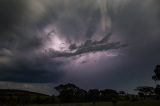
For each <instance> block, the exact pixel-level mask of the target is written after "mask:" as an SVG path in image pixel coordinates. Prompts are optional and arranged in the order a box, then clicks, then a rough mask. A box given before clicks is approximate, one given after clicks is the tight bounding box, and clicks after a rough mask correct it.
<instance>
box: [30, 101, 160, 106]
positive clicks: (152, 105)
mask: <svg viewBox="0 0 160 106" xmlns="http://www.w3.org/2000/svg"><path fill="white" fill-rule="evenodd" d="M32 106H160V101H138V102H118V103H117V104H112V103H111V102H100V103H96V104H92V103H73V104H69V103H68V104H52V105H32Z"/></svg>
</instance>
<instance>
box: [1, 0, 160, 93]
mask: <svg viewBox="0 0 160 106" xmlns="http://www.w3.org/2000/svg"><path fill="white" fill-rule="evenodd" d="M159 19H160V1H159V0H140V1H139V0H0V88H12V89H27V90H31V91H37V92H42V93H46V94H51V93H53V92H54V89H53V88H54V86H56V85H58V84H61V83H74V84H76V85H77V86H79V87H81V88H83V89H89V88H97V89H105V88H110V89H116V90H125V91H127V92H133V89H135V88H136V87H137V86H143V85H144V86H146V85H148V86H155V83H154V81H153V80H152V75H153V74H154V72H153V70H154V67H155V65H157V64H159V63H160V55H159V54H160V40H159V39H160V20H159Z"/></svg>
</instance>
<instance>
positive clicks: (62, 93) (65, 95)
mask: <svg viewBox="0 0 160 106" xmlns="http://www.w3.org/2000/svg"><path fill="white" fill-rule="evenodd" d="M55 89H56V90H57V91H58V92H59V98H60V99H61V101H62V102H79V101H81V100H84V98H85V97H86V94H87V92H86V91H85V90H83V89H80V88H79V87H77V86H76V85H74V84H71V83H68V84H64V85H63V84H61V85H59V86H57V87H55Z"/></svg>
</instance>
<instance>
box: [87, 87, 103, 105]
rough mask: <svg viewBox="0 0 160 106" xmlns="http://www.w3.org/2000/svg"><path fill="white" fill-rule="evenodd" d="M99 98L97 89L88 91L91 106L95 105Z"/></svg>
mask: <svg viewBox="0 0 160 106" xmlns="http://www.w3.org/2000/svg"><path fill="white" fill-rule="evenodd" d="M99 97H100V91H99V90H98V89H90V90H89V91H88V100H89V101H90V102H93V104H95V103H96V102H97V101H98V100H99Z"/></svg>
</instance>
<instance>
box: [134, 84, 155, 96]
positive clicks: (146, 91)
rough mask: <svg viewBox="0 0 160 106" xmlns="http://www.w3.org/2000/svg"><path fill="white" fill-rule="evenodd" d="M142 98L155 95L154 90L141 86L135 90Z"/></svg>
mask: <svg viewBox="0 0 160 106" xmlns="http://www.w3.org/2000/svg"><path fill="white" fill-rule="evenodd" d="M135 91H137V92H138V95H139V96H140V97H144V98H145V97H146V96H148V95H149V96H150V95H152V94H153V93H154V88H153V87H149V86H140V87H137V88H136V89H135Z"/></svg>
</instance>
